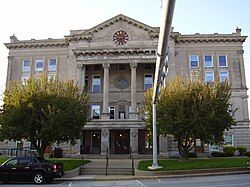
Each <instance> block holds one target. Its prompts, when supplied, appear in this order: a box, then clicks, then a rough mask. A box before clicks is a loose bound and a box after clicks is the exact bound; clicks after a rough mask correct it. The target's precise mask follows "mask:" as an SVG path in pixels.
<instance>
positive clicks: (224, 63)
mask: <svg viewBox="0 0 250 187" xmlns="http://www.w3.org/2000/svg"><path fill="white" fill-rule="evenodd" d="M218 63H219V67H227V55H218Z"/></svg>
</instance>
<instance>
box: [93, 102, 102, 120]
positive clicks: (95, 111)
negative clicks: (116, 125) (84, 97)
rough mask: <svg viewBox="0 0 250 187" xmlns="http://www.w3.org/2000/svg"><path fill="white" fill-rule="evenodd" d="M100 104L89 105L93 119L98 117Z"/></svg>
mask: <svg viewBox="0 0 250 187" xmlns="http://www.w3.org/2000/svg"><path fill="white" fill-rule="evenodd" d="M100 114H101V113H100V105H92V106H91V117H92V118H93V119H100Z"/></svg>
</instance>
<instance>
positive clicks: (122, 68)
mask: <svg viewBox="0 0 250 187" xmlns="http://www.w3.org/2000/svg"><path fill="white" fill-rule="evenodd" d="M118 69H119V70H126V69H127V65H126V64H119V65H118Z"/></svg>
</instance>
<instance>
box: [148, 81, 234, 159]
mask: <svg viewBox="0 0 250 187" xmlns="http://www.w3.org/2000/svg"><path fill="white" fill-rule="evenodd" d="M230 96H231V91H230V85H229V84H228V83H227V82H225V83H219V82H215V83H213V84H206V83H203V82H191V81H183V80H181V79H180V78H175V79H173V80H172V81H170V82H169V83H168V84H167V85H166V87H165V88H162V89H161V92H160V95H159V99H158V101H157V130H158V134H170V135H173V137H174V140H175V141H177V143H178V150H179V152H180V155H181V156H182V158H183V159H188V152H189V151H190V150H192V149H193V147H194V142H195V140H196V139H200V140H201V141H203V142H204V143H208V144H220V143H221V142H222V141H223V133H224V131H225V130H228V129H229V128H230V127H231V126H232V125H236V122H235V120H234V118H233V115H232V114H230V113H229V112H228V108H229V105H230V104H229V100H230ZM151 102H152V90H150V91H148V92H147V93H146V94H145V102H144V106H143V113H144V114H146V118H145V121H146V124H147V127H148V129H149V131H152V103H151ZM234 112H235V111H234ZM234 112H233V113H234Z"/></svg>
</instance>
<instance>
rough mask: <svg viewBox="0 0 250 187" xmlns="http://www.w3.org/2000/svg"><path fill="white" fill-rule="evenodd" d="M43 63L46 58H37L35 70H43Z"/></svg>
mask: <svg viewBox="0 0 250 187" xmlns="http://www.w3.org/2000/svg"><path fill="white" fill-rule="evenodd" d="M43 65H44V60H43V59H37V60H36V68H35V71H43Z"/></svg>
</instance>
